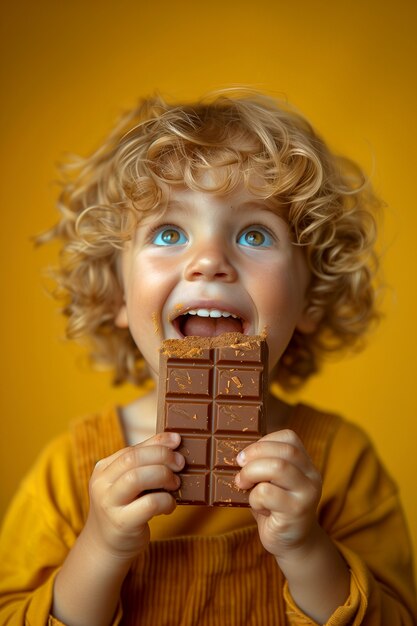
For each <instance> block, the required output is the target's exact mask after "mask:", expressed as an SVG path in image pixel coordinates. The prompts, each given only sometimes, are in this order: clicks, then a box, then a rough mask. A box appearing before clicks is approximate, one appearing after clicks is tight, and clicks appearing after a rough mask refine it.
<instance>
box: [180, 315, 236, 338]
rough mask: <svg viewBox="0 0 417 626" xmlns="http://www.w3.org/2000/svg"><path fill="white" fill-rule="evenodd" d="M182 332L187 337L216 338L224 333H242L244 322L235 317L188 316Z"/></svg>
mask: <svg viewBox="0 0 417 626" xmlns="http://www.w3.org/2000/svg"><path fill="white" fill-rule="evenodd" d="M181 331H182V333H183V335H185V336H186V337H190V336H194V337H216V336H217V335H221V334H222V333H241V332H243V328H242V322H241V321H240V320H238V319H235V318H234V317H198V316H197V315H186V316H185V321H184V324H183V325H182V327H181Z"/></svg>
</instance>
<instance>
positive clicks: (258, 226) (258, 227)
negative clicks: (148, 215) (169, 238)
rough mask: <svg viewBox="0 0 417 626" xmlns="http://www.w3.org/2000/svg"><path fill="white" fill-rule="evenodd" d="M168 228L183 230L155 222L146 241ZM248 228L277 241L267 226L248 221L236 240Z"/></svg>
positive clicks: (150, 241)
mask: <svg viewBox="0 0 417 626" xmlns="http://www.w3.org/2000/svg"><path fill="white" fill-rule="evenodd" d="M170 228H172V229H173V230H178V231H180V232H184V231H183V229H182V228H180V227H179V226H175V224H155V225H154V226H150V227H149V231H148V232H147V234H146V241H147V242H148V243H152V242H153V240H154V239H155V236H156V234H157V233H161V232H162V231H164V230H169V229H170ZM250 230H254V231H256V230H263V231H265V233H266V234H267V235H268V236H269V237H270V238H271V239H272V241H273V242H276V241H277V236H276V235H275V234H274V233H273V232H272V231H271V230H270V229H269V228H268V227H267V226H264V225H263V224H251V223H249V224H248V225H247V226H245V227H244V228H242V229H241V230H240V231H239V234H238V235H237V238H236V240H238V239H239V238H240V237H241V236H242V235H243V234H244V233H245V232H247V231H250ZM254 247H255V246H254Z"/></svg>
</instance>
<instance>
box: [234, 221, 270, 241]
mask: <svg viewBox="0 0 417 626" xmlns="http://www.w3.org/2000/svg"><path fill="white" fill-rule="evenodd" d="M251 230H254V231H257V230H260V231H264V232H265V233H266V234H267V235H268V237H270V238H271V239H272V241H273V242H274V243H276V242H277V241H278V238H277V236H276V234H274V233H273V232H272V231H271V230H270V229H269V228H268V226H264V225H263V224H251V223H249V224H248V225H247V226H245V227H244V228H242V229H241V230H240V232H239V234H238V236H237V239H239V238H240V237H241V236H242V235H243V234H244V233H245V232H248V231H251Z"/></svg>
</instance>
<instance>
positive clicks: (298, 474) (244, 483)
mask: <svg viewBox="0 0 417 626" xmlns="http://www.w3.org/2000/svg"><path fill="white" fill-rule="evenodd" d="M235 481H236V484H237V486H238V487H239V488H240V489H251V488H252V487H253V486H254V485H256V484H257V483H261V482H270V483H272V484H274V485H277V486H278V487H280V488H281V489H284V490H285V491H293V492H298V491H301V490H302V489H304V488H305V487H306V485H307V484H308V483H309V482H310V481H309V479H308V478H307V477H306V476H305V474H304V473H303V471H302V470H300V468H299V467H297V466H296V465H294V464H293V463H291V462H290V461H287V460H286V459H283V458H281V457H276V456H275V457H269V458H268V457H266V458H264V457H263V458H262V459H257V460H255V461H251V462H250V463H248V464H247V465H245V466H244V467H243V468H242V469H241V470H240V472H239V474H238V475H237V476H236V478H235Z"/></svg>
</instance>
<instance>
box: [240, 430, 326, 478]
mask: <svg viewBox="0 0 417 626" xmlns="http://www.w3.org/2000/svg"><path fill="white" fill-rule="evenodd" d="M267 457H269V458H273V457H277V458H281V459H283V460H285V461H288V462H289V463H292V464H293V465H295V466H296V467H298V468H299V469H300V470H301V471H302V472H303V473H304V474H306V475H308V476H311V477H314V476H315V475H316V473H317V472H316V469H315V467H314V465H313V463H312V461H311V459H310V457H309V456H308V455H307V453H306V451H305V450H304V448H303V447H302V448H300V447H298V446H296V445H294V444H292V443H288V442H285V441H284V442H282V441H274V440H271V439H267V440H266V439H264V438H262V439H260V440H259V441H257V442H256V443H252V444H250V445H249V446H248V447H247V448H245V449H244V450H242V451H241V452H240V453H239V454H238V455H237V457H236V462H237V463H238V465H240V466H241V467H245V465H247V464H248V463H250V462H252V461H254V460H257V459H262V458H267Z"/></svg>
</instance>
